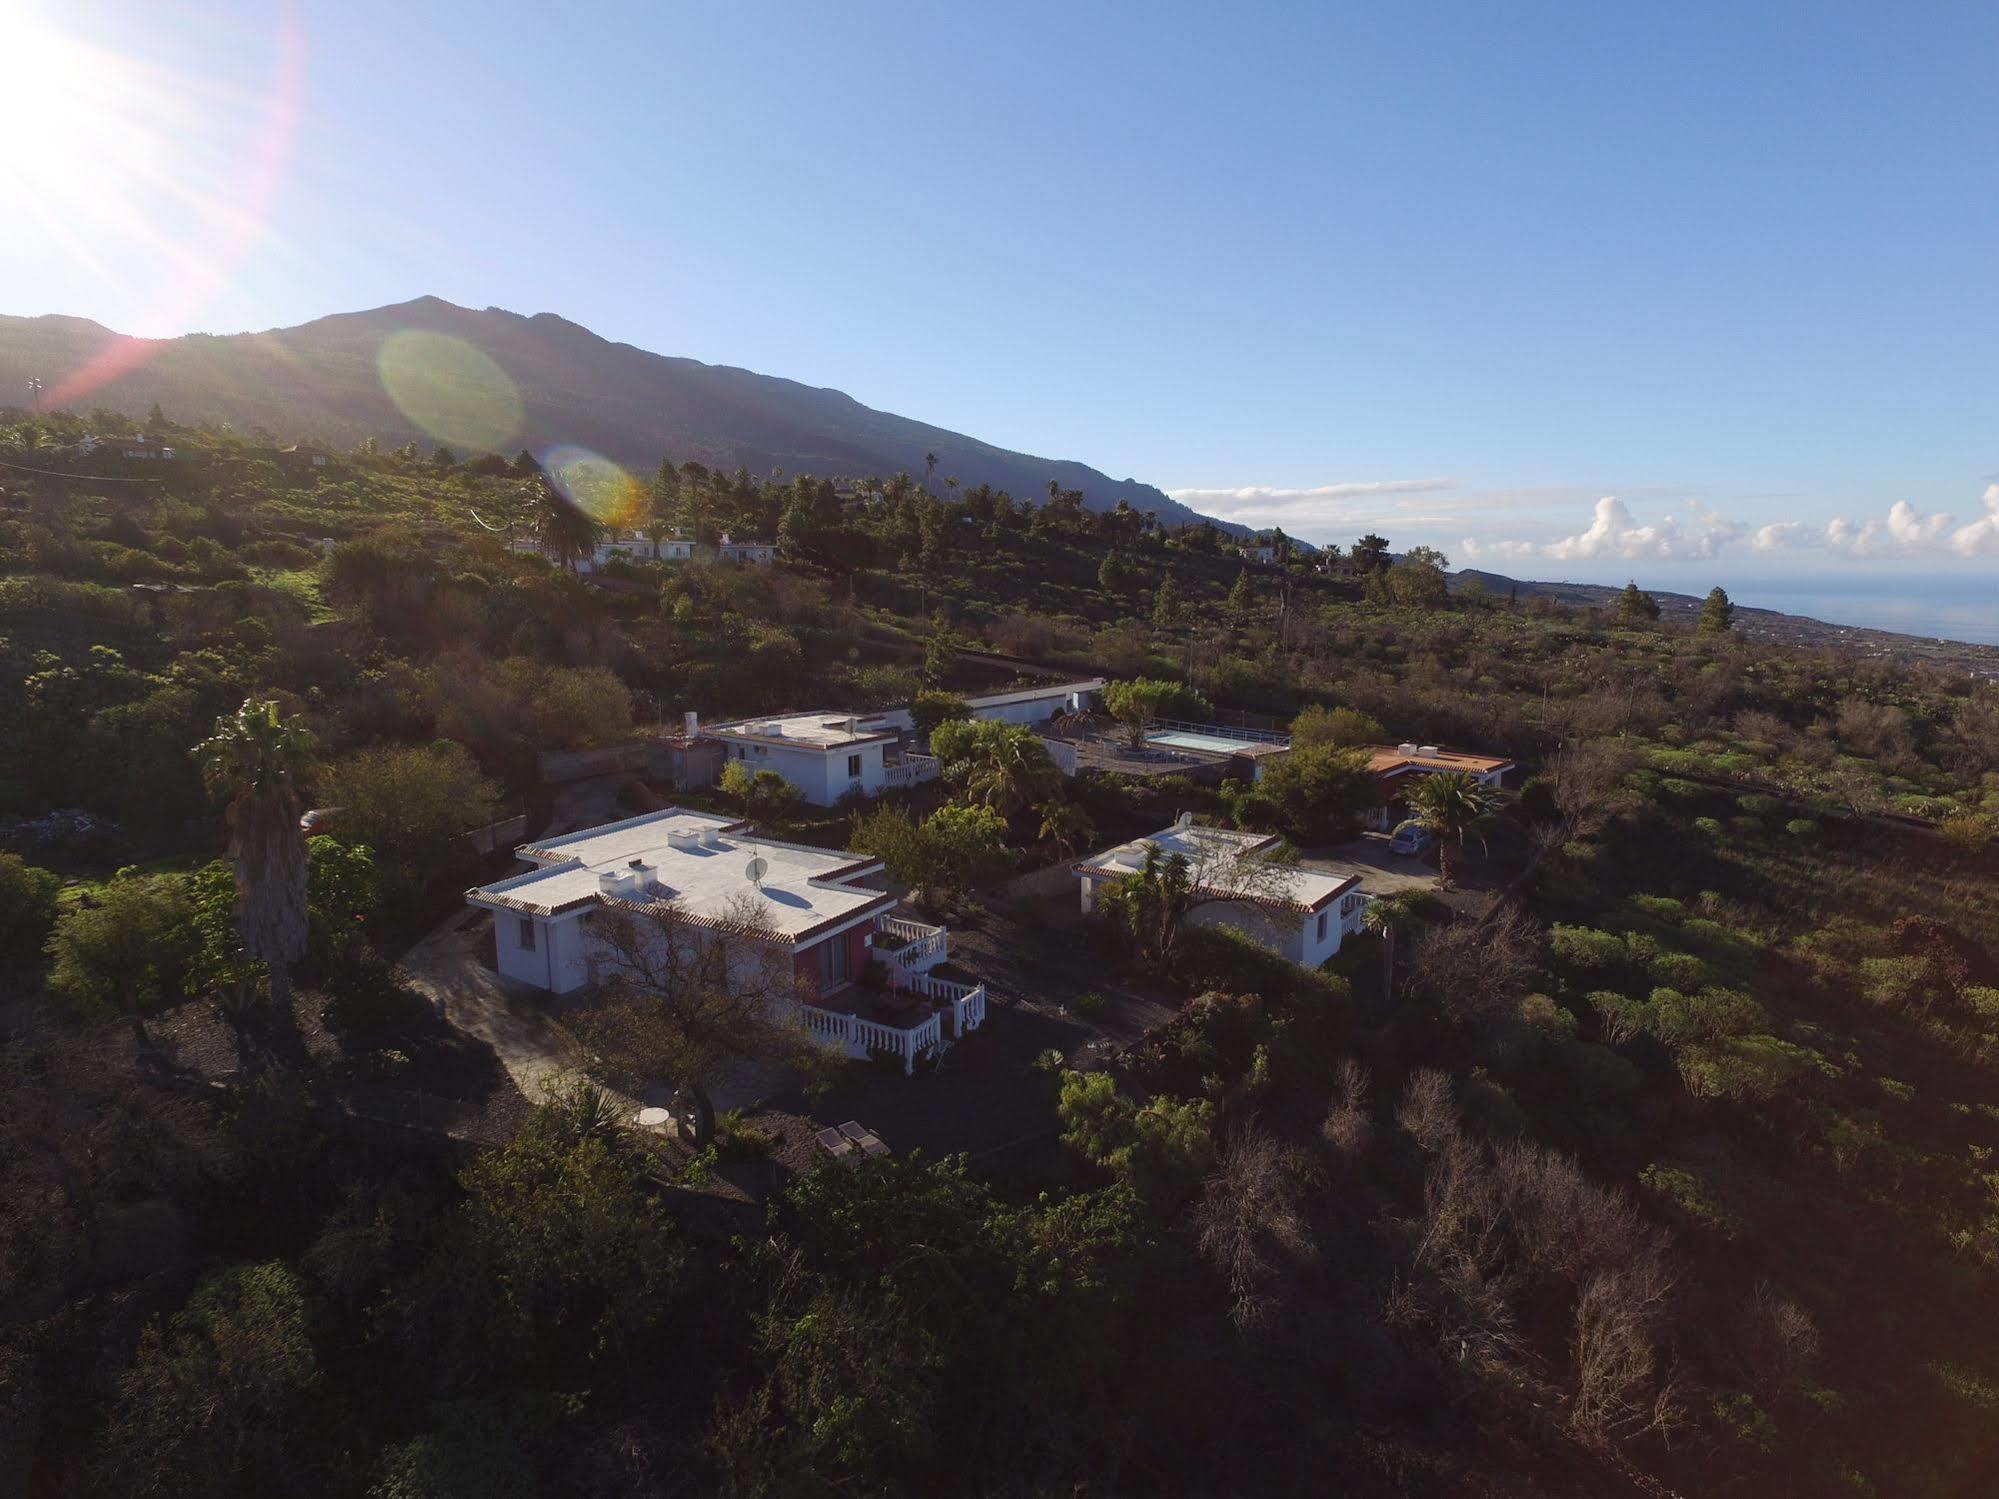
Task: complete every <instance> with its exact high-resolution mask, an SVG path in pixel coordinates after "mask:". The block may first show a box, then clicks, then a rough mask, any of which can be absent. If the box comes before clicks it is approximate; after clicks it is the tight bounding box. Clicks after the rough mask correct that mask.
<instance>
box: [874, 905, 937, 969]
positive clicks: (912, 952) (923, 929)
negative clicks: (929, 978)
mask: <svg viewBox="0 0 1999 1499" xmlns="http://www.w3.org/2000/svg"><path fill="white" fill-rule="evenodd" d="M875 935H876V938H877V939H878V940H879V939H880V938H882V937H886V938H888V939H889V941H890V943H892V944H893V945H892V946H886V947H879V948H877V951H878V952H879V953H880V955H881V956H882V957H883V958H884V959H886V960H887V961H888V962H890V963H892V964H899V965H901V966H902V967H903V968H905V969H909V970H912V971H913V970H915V969H916V968H917V967H918V966H919V965H921V966H922V967H925V968H928V967H931V966H934V965H935V964H938V963H941V962H943V961H944V960H945V959H946V958H948V957H949V956H950V955H951V934H950V932H948V931H947V930H945V929H944V928H943V927H941V926H926V925H925V924H924V923H923V922H920V921H908V920H905V919H904V918H902V917H900V916H888V917H884V918H883V919H882V920H881V921H880V922H879V923H878V924H877V925H876V927H875Z"/></svg>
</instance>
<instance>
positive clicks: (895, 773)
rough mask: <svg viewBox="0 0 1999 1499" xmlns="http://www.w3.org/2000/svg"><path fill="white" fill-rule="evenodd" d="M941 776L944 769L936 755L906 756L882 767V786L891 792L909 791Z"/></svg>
mask: <svg viewBox="0 0 1999 1499" xmlns="http://www.w3.org/2000/svg"><path fill="white" fill-rule="evenodd" d="M940 774H942V767H940V766H939V765H938V763H937V757H936V756H935V755H916V754H909V755H904V756H903V757H902V758H901V759H900V760H892V761H890V762H889V763H888V764H886V765H884V766H882V786H883V787H884V788H885V789H887V790H889V791H907V790H909V788H910V787H912V786H921V785H922V784H923V783H924V782H925V781H934V780H936V779H937V777H938V776H939V775H940Z"/></svg>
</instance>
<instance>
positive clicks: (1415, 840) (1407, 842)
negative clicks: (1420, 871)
mask: <svg viewBox="0 0 1999 1499" xmlns="http://www.w3.org/2000/svg"><path fill="white" fill-rule="evenodd" d="M1436 846H1437V836H1436V834H1434V833H1432V832H1431V831H1430V830H1429V829H1428V828H1426V827H1424V826H1423V825H1422V824H1421V823H1415V822H1405V823H1403V824H1402V826H1401V827H1399V828H1397V829H1396V830H1395V832H1394V833H1393V835H1391V836H1390V838H1389V840H1388V851H1389V852H1390V853H1391V854H1408V855H1409V856H1410V857H1412V858H1416V857H1420V856H1421V855H1423V854H1427V853H1428V852H1429V851H1430V850H1431V849H1433V848H1435V847H1436Z"/></svg>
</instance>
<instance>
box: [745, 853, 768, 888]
mask: <svg viewBox="0 0 1999 1499" xmlns="http://www.w3.org/2000/svg"><path fill="white" fill-rule="evenodd" d="M769 872H770V861H769V860H768V859H766V858H765V857H764V856H763V855H762V854H753V855H752V856H751V857H750V862H749V863H747V864H745V865H744V866H743V874H744V876H745V877H746V878H747V879H748V880H749V882H750V883H751V884H752V885H761V884H762V883H763V878H764V876H765V875H766V874H768V873H769Z"/></svg>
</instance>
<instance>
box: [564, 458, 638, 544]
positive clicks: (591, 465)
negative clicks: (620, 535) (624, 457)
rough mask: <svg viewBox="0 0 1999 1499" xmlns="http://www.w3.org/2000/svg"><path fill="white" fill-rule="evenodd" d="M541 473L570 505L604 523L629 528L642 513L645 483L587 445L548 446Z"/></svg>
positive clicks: (635, 523) (636, 522) (636, 521)
mask: <svg viewBox="0 0 1999 1499" xmlns="http://www.w3.org/2000/svg"><path fill="white" fill-rule="evenodd" d="M541 468H542V472H543V473H545V474H547V475H548V478H549V482H550V483H551V484H553V485H554V486H555V487H556V489H557V490H559V491H560V492H561V493H562V495H563V496H564V498H566V499H567V500H568V501H569V502H570V503H571V504H572V505H574V506H576V507H577V508H578V509H579V510H582V511H583V512H585V513H586V514H587V515H589V516H591V517H592V518H593V519H595V520H598V521H601V522H602V523H603V524H605V525H607V526H620V527H627V528H629V527H632V526H635V525H637V524H638V523H639V521H640V520H641V518H642V517H643V516H644V513H645V501H646V490H645V486H644V485H643V484H641V483H639V481H638V480H637V479H634V478H633V477H632V476H631V474H630V473H629V472H627V471H626V470H625V468H624V467H623V466H622V465H620V464H618V463H615V462H613V461H612V460H611V459H609V458H606V457H605V456H604V455H603V454H602V453H593V452H591V451H590V450H589V449H588V448H578V447H567V446H565V447H557V448H550V449H549V450H548V451H547V452H545V453H543V454H542V455H541Z"/></svg>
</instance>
